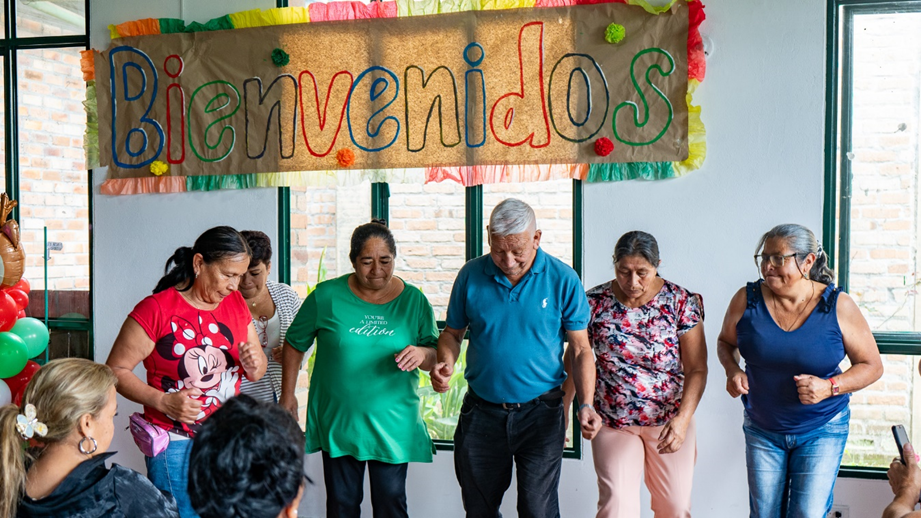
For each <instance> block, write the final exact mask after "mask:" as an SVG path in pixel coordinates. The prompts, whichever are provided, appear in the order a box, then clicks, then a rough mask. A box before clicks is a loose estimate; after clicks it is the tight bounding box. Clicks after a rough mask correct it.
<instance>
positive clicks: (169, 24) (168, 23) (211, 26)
mask: <svg viewBox="0 0 921 518" xmlns="http://www.w3.org/2000/svg"><path fill="white" fill-rule="evenodd" d="M233 28H234V26H233V21H231V19H230V15H229V14H227V15H224V16H221V17H219V18H214V19H213V20H208V21H207V22H205V23H203V24H202V23H198V22H192V23H190V24H189V25H186V24H185V22H184V21H182V20H178V19H176V18H160V34H176V33H179V32H208V31H224V30H228V29H233Z"/></svg>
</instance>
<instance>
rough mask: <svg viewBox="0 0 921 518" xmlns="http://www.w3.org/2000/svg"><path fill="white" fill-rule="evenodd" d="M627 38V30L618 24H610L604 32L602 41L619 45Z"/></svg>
mask: <svg viewBox="0 0 921 518" xmlns="http://www.w3.org/2000/svg"><path fill="white" fill-rule="evenodd" d="M625 37H627V29H626V28H625V27H624V26H623V25H620V24H617V23H612V24H611V25H608V28H607V29H605V30H604V41H606V42H608V43H611V44H613V43H620V42H622V41H624V38H625Z"/></svg>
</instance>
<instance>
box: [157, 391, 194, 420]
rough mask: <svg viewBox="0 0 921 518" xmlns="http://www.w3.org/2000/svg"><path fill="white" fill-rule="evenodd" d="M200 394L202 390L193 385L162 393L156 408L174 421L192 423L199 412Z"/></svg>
mask: <svg viewBox="0 0 921 518" xmlns="http://www.w3.org/2000/svg"><path fill="white" fill-rule="evenodd" d="M201 395H202V391H201V390H198V389H197V388H194V387H192V388H184V389H182V390H179V391H176V392H170V393H169V394H163V397H162V398H161V399H160V405H159V406H158V408H157V410H159V411H161V412H163V413H164V414H166V416H167V417H169V418H171V419H175V420H176V421H179V422H182V423H186V424H194V423H195V421H197V420H198V416H199V414H201V401H199V400H198V398H199V397H201Z"/></svg>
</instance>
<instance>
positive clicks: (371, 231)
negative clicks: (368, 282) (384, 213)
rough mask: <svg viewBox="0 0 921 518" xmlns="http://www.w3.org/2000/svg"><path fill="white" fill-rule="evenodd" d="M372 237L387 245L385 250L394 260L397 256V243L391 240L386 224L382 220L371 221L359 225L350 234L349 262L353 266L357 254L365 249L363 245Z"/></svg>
mask: <svg viewBox="0 0 921 518" xmlns="http://www.w3.org/2000/svg"><path fill="white" fill-rule="evenodd" d="M372 237H379V238H381V239H383V240H384V242H385V243H387V248H389V249H390V253H391V254H392V255H393V257H394V258H395V257H396V256H397V243H396V241H394V239H393V233H392V232H390V229H389V228H387V224H386V223H385V222H384V220H382V219H372V220H371V223H365V224H364V225H360V226H359V227H358V228H356V229H355V231H354V232H352V243H351V248H350V249H349V261H351V262H352V264H355V261H357V260H358V254H360V253H361V249H362V248H364V247H365V243H367V242H368V240H369V239H371V238H372Z"/></svg>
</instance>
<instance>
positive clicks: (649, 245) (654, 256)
mask: <svg viewBox="0 0 921 518" xmlns="http://www.w3.org/2000/svg"><path fill="white" fill-rule="evenodd" d="M634 255H636V256H640V257H642V258H643V259H646V260H647V261H649V264H651V265H652V266H653V267H655V268H658V267H659V243H657V242H656V238H654V237H653V236H652V234H649V233H647V232H643V231H642V230H631V231H630V232H627V233H626V234H624V235H622V236H620V239H618V240H617V244H616V245H614V262H615V263H616V262H617V261H619V260H621V259H623V258H624V257H630V256H634Z"/></svg>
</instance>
